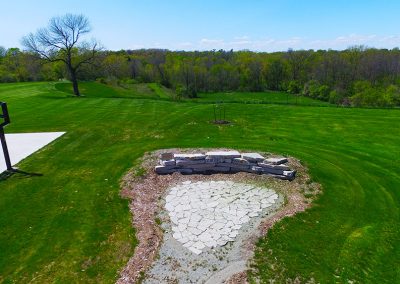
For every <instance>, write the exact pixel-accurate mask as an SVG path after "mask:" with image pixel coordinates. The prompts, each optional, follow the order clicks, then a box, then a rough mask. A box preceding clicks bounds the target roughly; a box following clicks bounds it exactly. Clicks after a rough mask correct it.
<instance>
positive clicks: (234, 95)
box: [193, 91, 330, 106]
mask: <svg viewBox="0 0 400 284" xmlns="http://www.w3.org/2000/svg"><path fill="white" fill-rule="evenodd" d="M193 101H196V102H213V103H215V102H224V103H244V104H290V105H303V106H330V104H329V103H327V102H323V101H319V100H314V99H311V98H308V97H303V96H295V95H291V94H288V93H285V92H273V91H267V92H256V93H255V92H225V93H224V92H221V93H200V94H198V98H196V99H193Z"/></svg>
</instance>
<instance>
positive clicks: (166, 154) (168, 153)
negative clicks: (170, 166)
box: [160, 152, 174, 161]
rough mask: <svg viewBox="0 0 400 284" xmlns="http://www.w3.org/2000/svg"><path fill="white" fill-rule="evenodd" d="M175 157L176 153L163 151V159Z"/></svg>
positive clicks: (161, 157)
mask: <svg viewBox="0 0 400 284" xmlns="http://www.w3.org/2000/svg"><path fill="white" fill-rule="evenodd" d="M173 158H174V153H171V152H167V153H162V154H161V156H160V159H161V161H166V160H172V159H173Z"/></svg>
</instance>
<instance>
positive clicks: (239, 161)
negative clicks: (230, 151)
mask: <svg viewBox="0 0 400 284" xmlns="http://www.w3.org/2000/svg"><path fill="white" fill-rule="evenodd" d="M232 163H234V164H236V165H250V162H249V161H248V160H246V159H244V158H234V159H233V160H232Z"/></svg>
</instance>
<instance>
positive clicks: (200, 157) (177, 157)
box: [174, 154, 206, 160]
mask: <svg viewBox="0 0 400 284" xmlns="http://www.w3.org/2000/svg"><path fill="white" fill-rule="evenodd" d="M174 158H175V160H204V159H205V158H206V155H204V154H174Z"/></svg>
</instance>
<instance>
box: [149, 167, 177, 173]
mask: <svg viewBox="0 0 400 284" xmlns="http://www.w3.org/2000/svg"><path fill="white" fill-rule="evenodd" d="M154 170H155V171H156V173H157V174H160V175H163V174H172V173H173V172H174V171H175V170H174V167H166V166H156V167H155V168H154Z"/></svg>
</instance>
